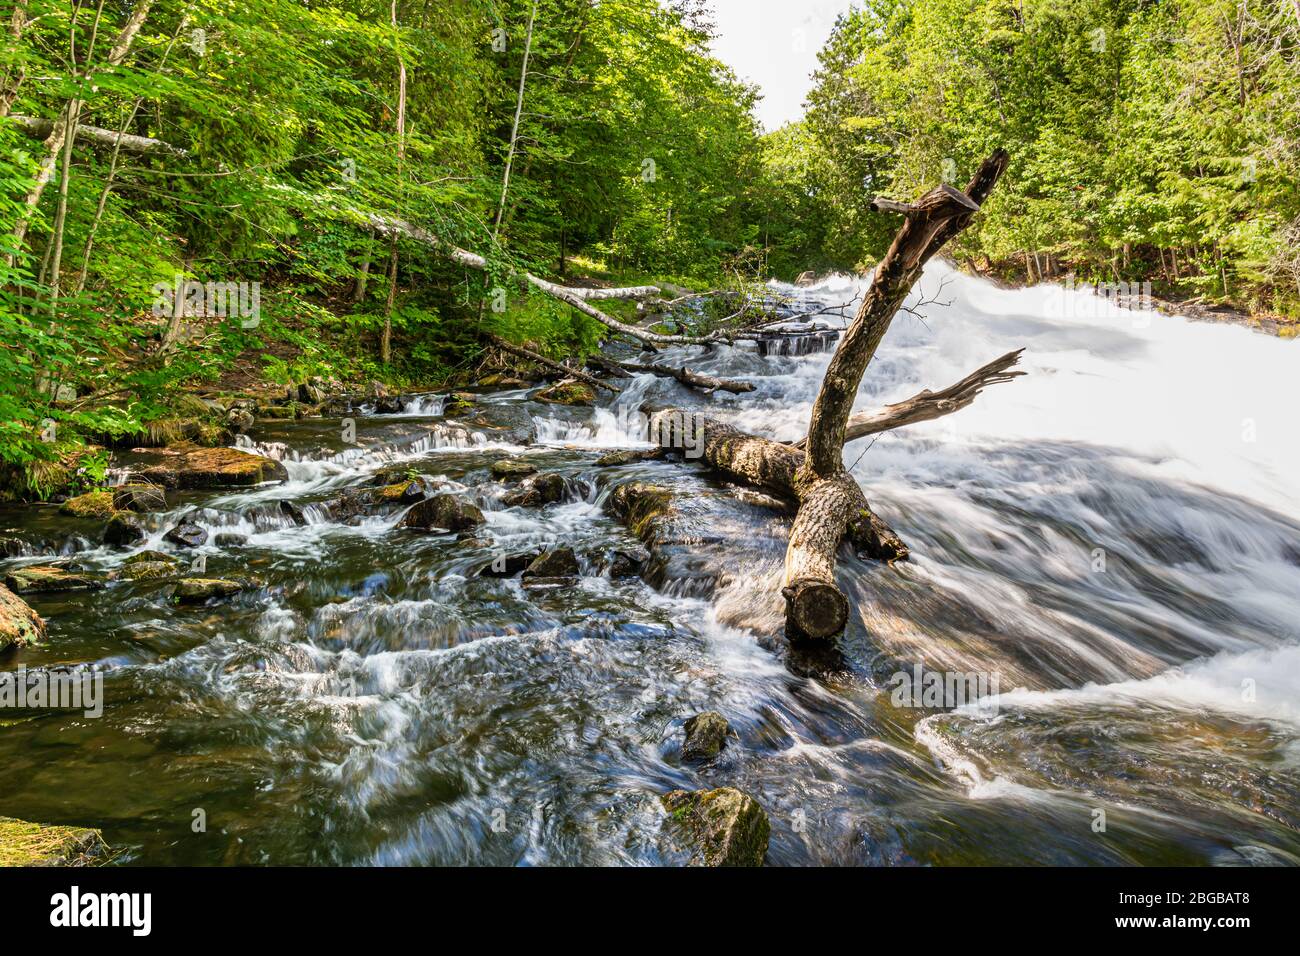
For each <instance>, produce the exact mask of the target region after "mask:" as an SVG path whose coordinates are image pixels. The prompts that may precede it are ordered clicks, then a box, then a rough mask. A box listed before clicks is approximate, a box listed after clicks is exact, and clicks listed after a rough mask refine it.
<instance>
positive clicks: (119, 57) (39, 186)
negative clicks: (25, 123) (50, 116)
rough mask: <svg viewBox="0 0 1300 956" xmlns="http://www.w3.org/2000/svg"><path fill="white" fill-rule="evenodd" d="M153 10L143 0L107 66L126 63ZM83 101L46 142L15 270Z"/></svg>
mask: <svg viewBox="0 0 1300 956" xmlns="http://www.w3.org/2000/svg"><path fill="white" fill-rule="evenodd" d="M152 6H153V0H139V2H138V3H136V5H135V8H134V9H133V10H132V11H131V15H130V16H129V17H128V18H127V21H126V24H125V25H124V26H123V27H122V30H121V32H120V33H119V34H118V36H117V40H116V41H115V42H114V43H113V48H112V49H111V50H110V51H109V54H108V59H107V61H106V63H107V65H108V66H110V67H116V66H120V65H121V64H122V61H123V60H124V59H126V55H127V53H129V52H130V50H131V44H132V43H134V42H135V38H136V34H138V33H139V32H140V28H141V27H142V26H143V25H144V21H145V17H147V16H148V15H149V8H150V7H152ZM93 75H94V73H93V71H90V70H87V72H86V75H85V76H84V77H83V78H82V86H83V88H85V89H90V86H91V79H92V77H93ZM82 102H83V101H82V99H81V98H80V97H74V98H73V99H71V100H69V101H68V103H67V105H66V107H65V108H64V109H63V111H62V112H60V113H59V117H58V119H57V120H55V122H54V126H53V128H52V129H51V130H50V135H49V136H48V137H47V138H46V140H45V142H44V144H43V145H44V146H45V155H44V156H42V157H41V160H40V163H39V165H38V166H37V170H36V180H35V182H34V183H33V184H32V186H31V188H30V189H29V190H28V191H27V195H26V196H24V197H23V207H22V210H21V211H20V212H19V214H18V221H17V223H15V225H14V232H13V237H12V239H11V243H12V246H13V251H11V252H10V253H8V255H7V256H6V257H5V258H6V264H7V265H10V266H12V265H13V264H14V261H15V260H16V258H17V250H18V249H19V248H20V247H21V246H22V244H23V241H24V240H25V239H26V238H27V229H28V227H29V226H30V225H31V221H32V216H33V215H35V213H36V208H37V206H39V205H40V202H41V196H42V195H43V194H44V192H45V187H46V186H47V185H49V182H50V179H52V178H53V176H54V168H55V166H56V165H58V161H59V156H60V154H61V153H62V152H63V145H64V142H65V140H66V139H67V138H68V136H69V135H72V136H73V137H74V138H75V132H73V131H75V130H76V128H77V126H76V118H77V117H78V116H79V115H80V113H81V106H82Z"/></svg>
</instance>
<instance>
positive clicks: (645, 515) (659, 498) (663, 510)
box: [606, 481, 673, 540]
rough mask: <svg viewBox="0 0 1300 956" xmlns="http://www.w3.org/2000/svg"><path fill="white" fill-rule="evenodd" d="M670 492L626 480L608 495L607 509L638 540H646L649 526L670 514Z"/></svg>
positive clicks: (662, 487) (661, 487) (671, 501)
mask: <svg viewBox="0 0 1300 956" xmlns="http://www.w3.org/2000/svg"><path fill="white" fill-rule="evenodd" d="M672 507H673V493H672V491H670V490H669V489H668V488H665V487H664V486H662V485H654V484H650V483H649V482H645V481H629V482H625V483H624V484H621V485H619V486H618V487H617V488H615V489H614V490H613V492H611V493H610V496H609V498H608V501H607V504H606V508H607V509H608V510H609V511H610V513H611V514H613V515H614V517H616V518H618V519H619V520H620V521H622V522H623V523H624V524H625V525H627V527H628V529H629V530H630V531H631V532H632V533H633V534H635V535H636V536H637V537H639V538H641V539H642V540H645V538H647V537H648V536H649V529H650V525H652V524H653V523H654V521H655V519H657V518H661V517H663V516H665V515H667V514H669V513H671V511H672Z"/></svg>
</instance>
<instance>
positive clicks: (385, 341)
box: [379, 0, 406, 365]
mask: <svg viewBox="0 0 1300 956" xmlns="http://www.w3.org/2000/svg"><path fill="white" fill-rule="evenodd" d="M389 17H390V21H389V22H390V23H391V25H392V27H393V31H394V33H396V31H397V0H392V4H391V6H390V7H389ZM405 159H406V58H405V57H403V56H402V51H401V42H400V39H399V41H398V47H397V187H398V205H399V206H400V205H401V197H402V194H403V193H404V192H405V190H404V189H403V188H402V173H403V166H404V165H405V163H404V161H405ZM396 297H397V236H396V235H394V236H393V238H392V241H391V242H390V243H389V246H388V300H387V302H385V303H384V332H383V336H382V337H381V338H380V342H379V360H380V361H381V362H383V363H384V364H385V365H387V364H388V363H389V362H391V361H392V358H393V301H394V299H395V298H396Z"/></svg>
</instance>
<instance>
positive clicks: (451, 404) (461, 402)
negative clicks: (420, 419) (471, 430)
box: [442, 392, 478, 415]
mask: <svg viewBox="0 0 1300 956" xmlns="http://www.w3.org/2000/svg"><path fill="white" fill-rule="evenodd" d="M477 403H478V398H477V396H475V395H472V394H470V393H469V392H453V393H452V394H451V395H449V396H448V397H447V402H446V404H444V405H443V406H442V413H443V415H464V414H467V413H469V412H473V411H474V406H475V405H476V404H477Z"/></svg>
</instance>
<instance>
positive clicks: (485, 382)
mask: <svg viewBox="0 0 1300 956" xmlns="http://www.w3.org/2000/svg"><path fill="white" fill-rule="evenodd" d="M478 383H479V385H481V386H483V387H484V388H527V387H528V385H529V383H528V382H527V381H526V380H524V379H522V378H519V377H518V376H517V375H510V374H509V373H507V372H493V373H492V374H491V375H484V376H483V377H482V378H481V379H479V380H478Z"/></svg>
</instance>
